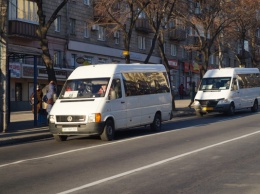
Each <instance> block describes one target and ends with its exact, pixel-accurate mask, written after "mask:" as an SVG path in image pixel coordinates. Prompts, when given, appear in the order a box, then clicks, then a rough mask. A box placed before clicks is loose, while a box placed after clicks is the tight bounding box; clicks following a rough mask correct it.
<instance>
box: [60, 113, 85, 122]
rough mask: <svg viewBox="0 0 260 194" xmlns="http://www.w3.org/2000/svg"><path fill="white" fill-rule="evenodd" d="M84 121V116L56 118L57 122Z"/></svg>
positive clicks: (61, 116)
mask: <svg viewBox="0 0 260 194" xmlns="http://www.w3.org/2000/svg"><path fill="white" fill-rule="evenodd" d="M85 120H86V116H85V115H59V116H56V121H57V122H66V123H67V122H77V123H78V122H84V121H85Z"/></svg>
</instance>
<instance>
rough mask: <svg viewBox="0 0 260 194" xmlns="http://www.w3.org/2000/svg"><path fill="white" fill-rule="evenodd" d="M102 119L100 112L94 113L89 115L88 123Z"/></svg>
mask: <svg viewBox="0 0 260 194" xmlns="http://www.w3.org/2000/svg"><path fill="white" fill-rule="evenodd" d="M100 121H101V114H100V113H93V114H90V115H88V123H93V122H100Z"/></svg>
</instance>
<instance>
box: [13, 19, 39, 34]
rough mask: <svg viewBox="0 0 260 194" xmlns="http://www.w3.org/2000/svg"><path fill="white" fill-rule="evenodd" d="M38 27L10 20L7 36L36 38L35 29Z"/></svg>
mask: <svg viewBox="0 0 260 194" xmlns="http://www.w3.org/2000/svg"><path fill="white" fill-rule="evenodd" d="M37 27H38V25H36V24H31V23H27V22H22V21H17V20H10V21H9V35H10V36H21V37H27V38H37V34H36V29H37Z"/></svg>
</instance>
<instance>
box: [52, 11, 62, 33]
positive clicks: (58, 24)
mask: <svg viewBox="0 0 260 194" xmlns="http://www.w3.org/2000/svg"><path fill="white" fill-rule="evenodd" d="M53 24H54V31H55V32H60V29H61V16H60V15H58V16H57V18H56V19H55V20H54V22H53Z"/></svg>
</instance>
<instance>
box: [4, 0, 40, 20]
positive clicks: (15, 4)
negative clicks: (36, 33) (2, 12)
mask: <svg viewBox="0 0 260 194" xmlns="http://www.w3.org/2000/svg"><path fill="white" fill-rule="evenodd" d="M37 10H38V8H37V5H36V3H35V2H33V1H28V0H18V1H17V0H9V19H21V20H24V21H29V22H33V23H38V21H39V19H38V15H37Z"/></svg>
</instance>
